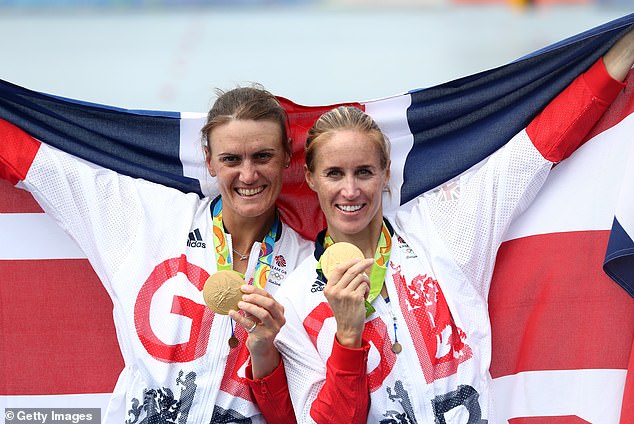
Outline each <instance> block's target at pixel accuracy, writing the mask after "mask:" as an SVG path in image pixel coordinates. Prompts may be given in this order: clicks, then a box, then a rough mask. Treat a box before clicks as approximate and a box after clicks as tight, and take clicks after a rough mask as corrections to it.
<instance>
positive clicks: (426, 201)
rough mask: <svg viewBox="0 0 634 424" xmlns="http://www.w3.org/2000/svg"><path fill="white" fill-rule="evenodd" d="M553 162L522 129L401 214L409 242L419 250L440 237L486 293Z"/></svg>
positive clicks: (400, 223) (463, 268)
mask: <svg viewBox="0 0 634 424" xmlns="http://www.w3.org/2000/svg"><path fill="white" fill-rule="evenodd" d="M551 167H552V163H551V162H549V161H547V160H546V159H544V158H543V156H542V155H541V154H540V153H539V151H538V150H537V149H536V148H535V146H534V145H533V143H532V142H531V140H530V139H529V137H528V135H527V134H526V132H525V131H522V132H520V133H519V134H518V135H516V136H515V137H514V138H513V139H512V140H511V141H509V143H507V144H506V145H505V146H503V147H502V148H500V149H499V150H498V151H496V152H495V153H494V154H492V155H491V156H489V157H488V158H487V159H486V160H485V161H483V162H481V163H480V164H478V165H476V166H475V167H473V168H472V169H470V170H468V171H466V172H465V173H463V174H461V175H460V176H458V177H456V178H454V179H453V180H451V181H449V182H447V183H445V184H443V185H442V186H440V187H439V188H437V189H435V190H432V191H430V192H427V193H425V194H424V195H422V196H421V197H419V198H418V199H417V204H416V205H414V206H413V207H412V208H410V209H409V210H406V211H403V213H402V214H401V213H399V214H397V223H398V225H399V226H400V227H401V228H406V229H409V231H407V232H406V234H407V237H408V241H409V242H410V243H412V244H413V245H414V246H416V247H418V248H419V249H424V246H425V245H427V244H428V237H438V238H440V240H441V242H442V243H443V244H444V245H445V247H446V249H447V251H448V252H449V254H450V255H451V256H452V257H453V260H454V261H455V262H456V264H457V266H458V267H459V268H460V269H461V270H462V272H463V273H464V274H465V276H466V277H467V278H468V279H469V281H471V282H472V284H476V285H477V286H478V287H476V289H477V290H478V291H479V292H481V293H485V294H486V293H488V289H489V283H490V279H491V276H492V273H493V267H494V264H495V259H496V255H497V250H498V248H499V246H500V244H501V242H502V240H503V237H504V234H505V233H506V231H507V229H508V227H509V225H510V223H511V221H512V220H513V219H514V218H515V217H516V216H518V215H519V214H520V213H521V212H522V211H523V210H524V209H525V208H526V207H527V206H528V205H529V204H530V203H531V202H532V200H533V199H534V198H535V196H536V194H537V193H538V191H539V189H540V188H541V187H542V185H543V183H544V181H545V180H546V177H547V176H548V173H549V171H550V169H551ZM426 222H430V223H431V225H425V223H426ZM425 231H428V232H429V231H431V232H433V233H434V234H431V235H430V234H424V232H425ZM419 251H420V250H419Z"/></svg>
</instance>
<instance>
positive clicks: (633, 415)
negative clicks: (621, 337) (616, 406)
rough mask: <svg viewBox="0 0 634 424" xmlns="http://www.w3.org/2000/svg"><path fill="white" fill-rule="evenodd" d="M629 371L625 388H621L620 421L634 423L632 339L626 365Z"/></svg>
mask: <svg viewBox="0 0 634 424" xmlns="http://www.w3.org/2000/svg"><path fill="white" fill-rule="evenodd" d="M627 369H628V370H629V372H628V373H627V377H626V378H625V389H624V390H623V404H622V405H623V406H622V408H621V421H620V422H622V423H634V400H633V399H634V341H632V350H631V351H630V363H629V365H628V367H627Z"/></svg>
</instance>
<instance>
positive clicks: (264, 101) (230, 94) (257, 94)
mask: <svg viewBox="0 0 634 424" xmlns="http://www.w3.org/2000/svg"><path fill="white" fill-rule="evenodd" d="M216 95H217V96H218V98H217V99H216V101H215V102H214V104H213V106H212V107H211V109H210V110H209V112H208V113H207V122H206V123H205V125H204V126H203V127H202V129H201V130H200V132H201V140H202V145H203V147H207V149H211V147H210V146H209V135H210V134H211V132H212V131H213V129H214V128H217V127H220V126H222V125H224V124H226V123H228V122H230V121H235V120H253V121H270V122H273V123H276V124H277V125H279V127H280V130H281V131H282V145H283V146H284V150H285V151H286V153H288V154H289V155H291V153H292V149H291V141H290V139H289V138H288V115H287V114H286V110H284V108H283V107H282V105H281V104H280V103H279V102H278V100H277V98H275V96H274V95H273V94H271V93H270V92H268V91H267V90H265V89H264V87H262V86H261V85H259V84H253V85H251V86H249V87H237V88H234V89H232V90H229V91H223V90H220V89H216Z"/></svg>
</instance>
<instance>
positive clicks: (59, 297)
mask: <svg viewBox="0 0 634 424" xmlns="http://www.w3.org/2000/svg"><path fill="white" fill-rule="evenodd" d="M0 311H1V315H0V317H1V319H2V321H0V326H1V327H2V334H1V336H0V395H37V394H48V395H50V394H73V393H110V392H112V390H113V389H114V386H115V383H116V381H117V378H118V375H119V373H120V372H121V370H122V369H123V360H122V358H121V353H120V351H119V346H118V344H117V339H116V336H115V329H114V324H113V319H112V302H111V301H110V298H109V297H108V294H107V293H106V291H105V289H104V288H103V286H102V285H101V283H100V282H99V280H98V278H97V276H96V275H95V273H94V271H93V270H92V267H91V266H90V264H89V263H88V261H87V260H85V259H64V260H18V261H12V260H11V261H0Z"/></svg>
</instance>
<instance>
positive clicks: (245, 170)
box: [240, 161, 258, 184]
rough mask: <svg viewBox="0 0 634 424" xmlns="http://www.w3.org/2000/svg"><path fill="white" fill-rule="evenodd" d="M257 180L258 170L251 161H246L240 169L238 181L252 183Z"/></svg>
mask: <svg viewBox="0 0 634 424" xmlns="http://www.w3.org/2000/svg"><path fill="white" fill-rule="evenodd" d="M257 180H258V171H257V168H256V167H255V166H254V165H253V163H251V162H249V161H247V162H245V163H244V164H243V165H242V168H241V169H240V182H241V183H244V184H253V183H254V182H256V181H257Z"/></svg>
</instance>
